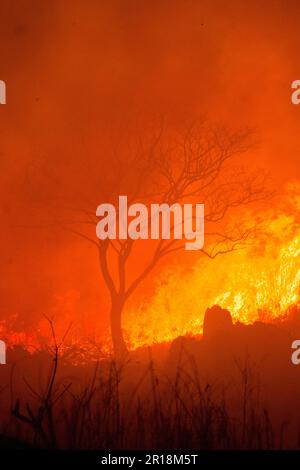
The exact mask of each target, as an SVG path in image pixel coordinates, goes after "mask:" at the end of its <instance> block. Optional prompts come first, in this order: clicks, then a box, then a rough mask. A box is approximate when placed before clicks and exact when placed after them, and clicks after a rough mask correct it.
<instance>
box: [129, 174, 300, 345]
mask: <svg viewBox="0 0 300 470" xmlns="http://www.w3.org/2000/svg"><path fill="white" fill-rule="evenodd" d="M299 195H300V185H299V184H296V183H294V184H290V185H289V187H288V190H287V194H286V196H285V197H284V198H283V200H281V203H280V205H279V206H276V209H274V210H272V211H269V212H266V213H263V214H260V216H261V217H262V218H263V220H264V223H263V235H261V236H260V238H258V239H256V240H255V243H254V245H253V246H251V247H248V248H247V249H242V250H239V251H236V252H231V253H227V254H225V255H222V256H220V257H217V258H215V259H214V260H208V259H204V258H203V257H201V259H199V260H198V261H197V262H196V263H195V265H194V266H193V267H192V268H191V269H189V270H187V269H186V268H185V269H183V268H181V269H180V268H178V270H176V271H175V272H174V269H173V271H172V272H168V271H165V272H164V274H162V275H161V276H160V278H159V279H158V280H157V287H156V292H155V295H154V296H153V298H152V299H150V300H149V301H148V302H144V303H143V304H142V305H140V306H139V307H138V308H137V309H133V310H131V311H129V312H127V315H126V319H125V328H126V330H127V336H128V340H129V343H130V345H131V347H133V348H135V347H138V346H142V345H150V344H153V343H155V342H164V341H171V340H173V339H174V338H176V337H177V336H179V335H187V334H191V335H199V334H201V333H202V325H203V318H204V313H205V310H206V308H207V307H210V306H212V305H214V304H219V305H220V306H222V307H223V308H227V309H228V310H229V311H230V312H231V314H232V317H233V320H234V321H235V322H237V321H240V322H244V323H252V322H254V321H256V320H265V321H272V320H274V318H276V317H279V316H281V315H283V314H285V312H286V311H287V310H288V309H289V307H291V306H292V305H294V304H295V303H297V301H298V299H299V286H300V270H299V261H300V225H299V212H300V196H299Z"/></svg>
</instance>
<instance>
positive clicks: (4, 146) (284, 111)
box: [0, 0, 300, 328]
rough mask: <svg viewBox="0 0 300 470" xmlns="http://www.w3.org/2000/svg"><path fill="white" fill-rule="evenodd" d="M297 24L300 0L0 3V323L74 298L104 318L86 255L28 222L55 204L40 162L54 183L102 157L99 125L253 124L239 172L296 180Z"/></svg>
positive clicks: (299, 117) (69, 239)
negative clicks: (53, 169)
mask: <svg viewBox="0 0 300 470" xmlns="http://www.w3.org/2000/svg"><path fill="white" fill-rule="evenodd" d="M299 26H300V4H299V2H298V1H297V0H290V1H289V2H286V1H279V0H265V1H250V0H248V1H243V2H240V1H233V0H231V1H229V2H228V1H218V0H213V1H211V0H210V1H196V0H194V1H191V0H181V1H174V0H173V1H171V0H170V1H160V2H155V1H154V2H150V1H149V2H142V1H137V0H136V1H132V0H119V1H115V0H112V1H108V2H104V1H103V2H100V1H96V0H88V1H84V0H73V1H72V2H66V1H62V0H60V1H58V0H51V1H50V0H44V1H43V2H41V1H39V0H35V1H34V0H17V1H11V0H1V3H0V79H2V80H5V81H6V84H7V105H6V106H0V164H1V172H0V185H1V187H0V191H1V204H0V210H1V220H2V223H1V235H0V241H1V273H0V275H1V281H0V290H1V291H0V292H1V300H0V319H1V318H6V317H7V316H8V315H10V314H16V313H17V314H18V315H20V317H19V320H18V322H19V323H18V325H17V326H16V327H20V328H22V324H20V319H21V321H24V322H25V324H26V323H27V322H31V321H32V319H37V318H39V317H40V316H41V314H42V313H45V312H47V311H48V310H49V309H51V308H54V307H53V306H54V305H55V303H56V302H57V296H60V297H59V298H61V297H62V298H63V299H65V298H67V299H69V297H72V292H73V293H74V292H79V296H77V297H76V295H75V294H74V299H73V300H72V302H74V303H75V305H76V307H75V308H76V309H77V311H78V312H81V314H82V315H88V314H89V312H91V311H97V312H99V318H101V321H102V320H103V321H105V320H104V319H105V308H104V305H105V300H104V297H105V296H104V294H103V293H102V292H101V289H99V279H100V273H99V278H97V274H98V264H97V257H96V256H95V255H94V252H93V249H92V247H90V246H87V245H86V244H84V243H83V242H82V241H81V240H80V241H79V240H77V239H76V238H74V237H73V236H70V235H69V234H65V233H62V232H60V231H58V230H51V229H49V228H48V229H46V228H45V229H40V228H37V227H36V226H35V225H34V223H33V215H32V214H34V213H35V212H34V211H35V205H36V203H37V201H38V200H39V199H42V200H43V201H44V202H45V203H47V202H49V201H52V200H53V199H55V191H56V189H55V184H57V182H55V181H52V182H51V181H49V182H48V183H47V184H46V185H45V181H46V180H45V179H41V178H40V177H39V174H40V173H41V172H42V171H43V169H44V162H45V161H48V160H53V162H54V163H55V162H58V168H59V171H60V172H61V174H60V175H59V176H60V177H61V180H60V183H58V184H63V182H64V181H67V180H68V179H70V177H71V178H73V177H74V174H73V173H72V171H74V170H73V168H77V167H76V162H77V163H78V162H79V161H82V157H83V156H87V158H88V156H89V155H90V154H93V153H95V152H97V153H98V154H99V158H100V159H101V158H103V156H102V155H101V150H102V149H103V147H104V146H103V145H102V138H103V136H105V133H106V132H107V126H113V125H114V123H115V122H117V123H120V122H122V121H124V122H126V120H127V119H129V118H130V116H131V115H132V113H141V114H143V115H146V116H152V115H154V114H155V115H157V114H163V115H164V116H167V119H168V120H169V122H170V123H171V124H170V125H171V126H174V127H176V126H177V125H178V124H180V123H181V122H184V121H185V120H186V119H191V118H194V117H197V116H199V115H205V116H207V117H208V118H209V120H210V121H214V122H222V123H225V124H226V125H229V126H231V127H233V128H235V127H238V126H250V127H255V129H256V131H257V140H258V141H259V142H260V145H259V147H258V148H256V149H255V150H252V151H251V152H250V154H249V156H248V160H247V158H246V157H245V156H244V157H243V158H244V162H243V164H244V165H245V166H247V165H248V164H251V165H253V164H254V165H255V166H258V167H260V168H264V169H266V170H268V171H269V173H270V174H271V176H272V178H273V180H274V183H275V184H276V185H277V186H278V187H279V188H280V187H283V186H284V184H285V182H286V181H288V180H290V179H299V176H300V175H299V170H300V165H299V154H300V141H299V138H298V135H299V130H300V106H299V107H297V106H293V105H292V104H291V101H290V94H291V91H290V84H291V82H292V81H293V80H295V79H300V61H299V50H298V41H299ZM74 163H75V166H74ZM76 177H77V175H75V180H76ZM99 202H101V201H99ZM28 214H30V217H29V215H28ZM28 219H30V223H29V222H28ZM68 296H69V297H68ZM78 299H79V300H78ZM66 302H67V300H66ZM82 312H84V313H82Z"/></svg>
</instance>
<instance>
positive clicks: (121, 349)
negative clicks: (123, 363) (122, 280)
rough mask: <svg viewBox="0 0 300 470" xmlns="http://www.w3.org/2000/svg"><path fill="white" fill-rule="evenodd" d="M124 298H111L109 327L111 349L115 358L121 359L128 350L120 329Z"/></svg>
mask: <svg viewBox="0 0 300 470" xmlns="http://www.w3.org/2000/svg"><path fill="white" fill-rule="evenodd" d="M123 307H124V300H123V299H122V298H118V297H117V298H115V299H112V305H111V310H110V328H111V337H112V342H113V349H114V354H115V357H116V359H122V358H124V356H125V355H126V353H127V352H128V349H127V346H126V343H125V341H124V337H123V331H122V311H123Z"/></svg>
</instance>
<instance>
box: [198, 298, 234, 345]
mask: <svg viewBox="0 0 300 470" xmlns="http://www.w3.org/2000/svg"><path fill="white" fill-rule="evenodd" d="M232 328H233V323H232V318H231V315H230V312H229V311H228V310H226V309H224V308H221V307H220V306H219V305H214V306H213V307H211V308H208V309H207V310H206V312H205V316H204V322H203V338H204V339H210V338H214V337H216V336H219V335H220V334H222V335H223V334H226V333H228V332H231V331H232Z"/></svg>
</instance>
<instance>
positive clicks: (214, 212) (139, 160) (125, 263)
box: [53, 121, 267, 357]
mask: <svg viewBox="0 0 300 470" xmlns="http://www.w3.org/2000/svg"><path fill="white" fill-rule="evenodd" d="M251 139H252V137H251V132H250V131H249V130H242V131H237V132H232V131H228V130H227V129H226V128H224V127H220V126H219V127H212V126H209V125H208V124H207V123H206V122H203V121H201V122H197V123H194V124H193V125H190V126H188V127H186V128H185V129H184V132H173V131H169V132H167V130H166V128H165V126H164V125H163V124H160V125H159V126H154V128H153V126H150V129H149V128H147V129H146V130H145V128H144V127H143V131H142V132H139V131H138V130H136V129H134V130H133V131H132V132H131V131H130V130H128V129H125V130H124V132H121V133H119V134H118V135H117V133H116V135H114V136H113V137H111V136H110V140H109V142H107V143H106V145H105V144H103V145H102V149H101V155H100V156H99V155H97V156H92V157H91V156H89V157H87V156H85V160H84V161H80V160H78V161H76V162H75V161H73V162H72V165H71V168H74V165H75V169H73V173H72V174H71V175H70V174H69V173H68V181H71V180H74V181H75V182H76V188H77V190H76V198H75V197H74V194H75V192H74V187H72V191H71V194H72V200H73V202H74V204H75V205H73V207H71V205H70V204H66V206H67V207H65V208H66V209H67V210H68V211H70V210H72V211H73V213H76V214H81V216H80V217H77V216H72V218H71V220H67V219H66V218H62V220H60V221H59V222H58V221H56V224H57V223H59V225H60V226H61V227H63V228H65V229H67V230H69V231H70V232H72V233H74V234H76V235H79V236H80V237H82V238H84V239H85V240H87V241H89V242H91V243H93V245H94V246H95V247H96V249H97V252H98V256H99V264H100V268H101V273H102V276H103V279H104V281H105V284H106V286H107V289H108V291H109V295H110V325H111V337H112V343H113V348H114V353H115V355H116V356H118V357H120V356H122V355H124V353H126V351H127V346H126V342H125V340H124V336H123V330H122V314H123V311H124V307H125V304H126V302H127V300H128V299H129V298H130V297H131V296H132V294H133V293H134V292H135V290H136V289H137V287H138V286H139V285H140V284H141V283H142V282H143V281H144V279H145V278H146V277H147V276H148V275H149V273H151V271H152V270H153V269H154V267H155V266H156V265H157V263H158V262H159V261H160V260H161V259H162V258H163V257H165V256H167V255H168V254H170V253H174V252H176V251H178V250H181V249H183V247H184V242H185V241H184V240H175V239H171V240H165V239H162V238H160V239H159V240H157V241H155V242H154V241H153V240H151V241H150V242H148V241H146V240H140V241H139V240H132V239H130V238H129V239H127V240H120V239H118V240H111V239H106V240H99V239H98V238H97V237H96V233H95V228H96V224H97V222H98V221H99V219H98V218H96V215H95V212H96V208H97V206H98V205H99V204H101V203H103V202H105V203H112V204H114V206H115V207H118V197H119V195H127V197H128V204H132V203H134V202H140V203H141V202H142V203H145V204H149V203H158V204H161V203H167V204H168V205H172V204H174V203H185V202H187V201H189V202H191V201H192V202H198V203H204V204H205V245H204V248H203V249H202V250H201V252H202V253H203V254H204V255H206V256H208V257H210V258H215V257H216V256H218V255H219V254H222V253H227V252H228V251H232V250H235V249H237V248H239V247H240V246H241V245H242V244H243V243H245V242H246V241H248V240H249V239H250V236H251V235H252V234H253V230H254V227H252V226H251V227H247V226H244V225H243V224H242V223H241V222H240V220H237V222H236V223H233V224H232V222H231V224H230V225H229V224H228V223H225V221H226V220H227V217H226V216H227V214H228V212H229V211H230V210H231V209H234V208H238V207H243V206H245V205H246V204H249V203H252V202H255V201H259V200H261V199H264V198H265V197H266V196H267V192H266V191H265V189H264V188H265V177H264V176H263V175H262V174H260V173H258V172H255V173H253V172H251V171H250V170H243V169H242V168H241V165H239V166H236V165H234V159H235V157H236V156H238V155H240V156H241V155H242V154H244V153H245V152H246V151H247V150H249V147H251ZM76 165H79V166H77V167H76ZM56 170H57V171H58V172H59V170H58V169H57V168H56ZM74 175H75V176H74ZM73 176H74V178H73ZM53 181H55V178H54V177H53ZM66 191H67V189H66V187H65V188H64V199H65V200H66V198H67V196H66ZM117 217H118V214H117ZM79 225H80V228H79ZM84 226H86V227H87V229H84V228H83V227H84ZM137 243H148V245H147V253H148V252H149V251H151V256H149V257H148V258H149V259H147V260H146V257H145V259H141V257H139V259H138V264H141V265H142V266H141V269H140V272H139V273H138V274H137V275H136V276H135V277H134V278H132V279H130V277H132V276H128V272H129V270H130V267H131V266H132V264H135V265H136V261H137V258H136V255H134V254H133V251H134V250H133V247H134V246H135V245H136V244H137Z"/></svg>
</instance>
